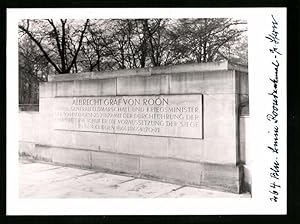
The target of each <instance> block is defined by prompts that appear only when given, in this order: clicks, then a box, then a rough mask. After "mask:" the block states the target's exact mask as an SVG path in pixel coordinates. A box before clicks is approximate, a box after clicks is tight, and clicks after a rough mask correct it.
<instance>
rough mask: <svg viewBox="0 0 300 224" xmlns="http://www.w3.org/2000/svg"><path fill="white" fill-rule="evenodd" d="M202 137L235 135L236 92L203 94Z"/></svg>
mask: <svg viewBox="0 0 300 224" xmlns="http://www.w3.org/2000/svg"><path fill="white" fill-rule="evenodd" d="M203 108H204V118H203V120H204V138H210V137H212V138H218V139H219V138H228V137H229V138H230V137H232V136H235V135H236V125H237V105H236V94H216V95H204V96H203Z"/></svg>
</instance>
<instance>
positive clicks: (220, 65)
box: [151, 61, 229, 74]
mask: <svg viewBox="0 0 300 224" xmlns="http://www.w3.org/2000/svg"><path fill="white" fill-rule="evenodd" d="M228 68H229V63H228V61H220V62H212V63H194V64H183V65H173V66H160V67H154V68H153V69H152V72H151V73H152V74H174V73H183V72H189V73H193V72H204V71H222V70H228Z"/></svg>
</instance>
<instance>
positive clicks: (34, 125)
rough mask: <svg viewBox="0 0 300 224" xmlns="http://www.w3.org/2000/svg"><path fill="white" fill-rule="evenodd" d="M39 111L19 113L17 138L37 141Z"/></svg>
mask: <svg viewBox="0 0 300 224" xmlns="http://www.w3.org/2000/svg"><path fill="white" fill-rule="evenodd" d="M38 121H39V113H38V112H20V113H19V140H21V141H27V142H38V139H39V138H38V136H39V127H38Z"/></svg>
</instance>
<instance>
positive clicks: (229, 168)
mask: <svg viewBox="0 0 300 224" xmlns="http://www.w3.org/2000/svg"><path fill="white" fill-rule="evenodd" d="M241 176H242V169H241V167H238V166H235V165H221V164H209V163H206V164H203V175H202V178H201V185H203V186H207V187H211V188H215V189H220V190H224V191H229V192H234V193H240V190H241V182H240V177H241Z"/></svg>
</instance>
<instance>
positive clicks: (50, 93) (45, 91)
mask: <svg viewBox="0 0 300 224" xmlns="http://www.w3.org/2000/svg"><path fill="white" fill-rule="evenodd" d="M39 95H40V98H46V97H55V95H56V83H55V82H40V83H39Z"/></svg>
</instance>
